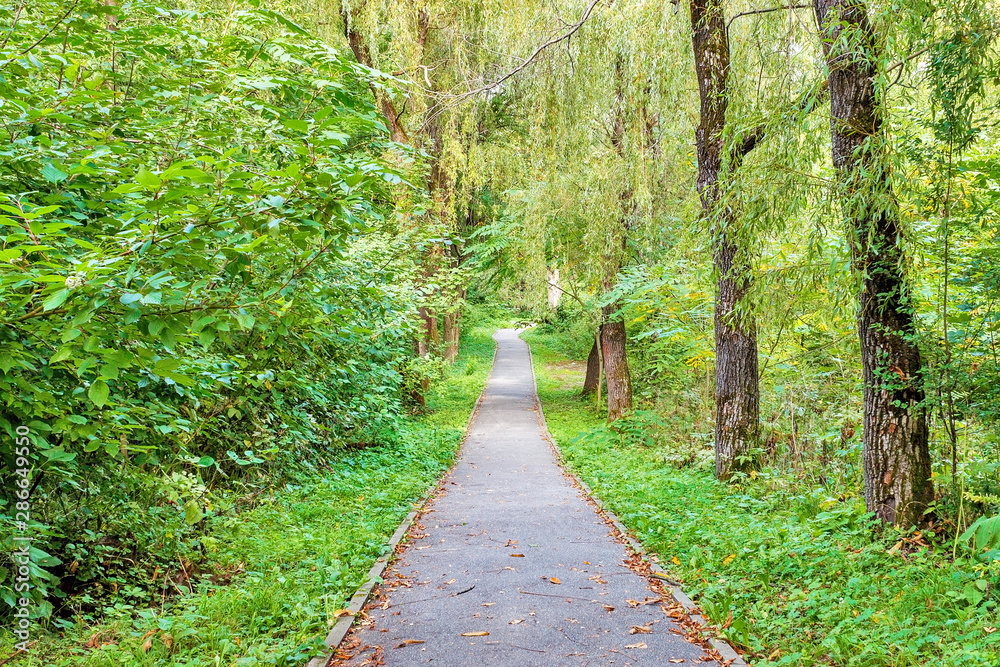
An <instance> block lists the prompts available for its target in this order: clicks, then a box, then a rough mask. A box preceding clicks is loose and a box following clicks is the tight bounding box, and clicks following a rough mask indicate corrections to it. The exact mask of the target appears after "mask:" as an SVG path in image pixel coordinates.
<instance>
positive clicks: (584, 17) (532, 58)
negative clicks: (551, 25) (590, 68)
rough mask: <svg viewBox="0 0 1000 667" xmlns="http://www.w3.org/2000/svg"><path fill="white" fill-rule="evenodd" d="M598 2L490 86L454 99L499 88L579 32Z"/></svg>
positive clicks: (589, 6)
mask: <svg viewBox="0 0 1000 667" xmlns="http://www.w3.org/2000/svg"><path fill="white" fill-rule="evenodd" d="M598 2H600V0H591V3H590V4H589V5H587V8H586V9H585V10H584V11H583V15H582V16H581V17H580V20H579V21H577V22H576V23H574V24H573V25H572V26H571V27H570V29H569V30H567V31H566V32H564V33H563V34H561V35H559V36H558V37H553V38H552V39H550V40H549V41H547V42H545V43H544V44H542V45H541V46H539V47H538V48H537V49H535V50H534V52H533V53H532V54H531V55H530V56H528V57H527V58H526V59H525V61H524V62H522V63H521V64H520V65H518V66H517V67H515V68H514V69H512V70H510V71H509V72H507V73H506V74H504V75H503V76H502V77H500V78H499V79H497V80H496V81H494V82H493V83H491V84H489V85H487V86H483V87H482V88H476V89H475V90H470V91H468V92H465V93H461V94H460V95H456V96H455V97H456V98H457V99H460V100H461V99H466V98H468V97H473V96H475V95H478V94H479V93H485V92H489V91H491V90H493V89H494V88H496V87H497V86H499V85H500V84H502V83H503V82H504V81H506V80H507V79H509V78H511V77H512V76H515V75H516V74H518V73H520V72H522V71H524V70H525V69H526V68H527V67H528V65H530V64H531V63H533V62H534V61H535V58H537V57H538V56H540V55H541V54H542V52H543V51H545V49H547V48H549V47H550V46H552V45H554V44H558V43H559V42H562V41H564V40H567V39H569V38H570V37H572V36H573V35H574V34H576V31H577V30H579V29H580V28H581V27H583V24H584V23H586V22H587V19H589V18H590V14H591V12H593V11H594V7H596V6H597V3H598Z"/></svg>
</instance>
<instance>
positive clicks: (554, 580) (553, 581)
mask: <svg viewBox="0 0 1000 667" xmlns="http://www.w3.org/2000/svg"><path fill="white" fill-rule="evenodd" d="M549 583H550V584H561V583H562V582H561V581H559V577H549Z"/></svg>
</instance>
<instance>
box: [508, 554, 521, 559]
mask: <svg viewBox="0 0 1000 667" xmlns="http://www.w3.org/2000/svg"><path fill="white" fill-rule="evenodd" d="M510 557H511V558H524V554H511V555H510Z"/></svg>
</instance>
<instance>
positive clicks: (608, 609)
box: [604, 604, 615, 611]
mask: <svg viewBox="0 0 1000 667" xmlns="http://www.w3.org/2000/svg"><path fill="white" fill-rule="evenodd" d="M604 608H605V609H606V610H607V611H614V610H615V608H614V607H612V606H611V605H609V604H606V605H604Z"/></svg>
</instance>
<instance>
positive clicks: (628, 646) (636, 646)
mask: <svg viewBox="0 0 1000 667" xmlns="http://www.w3.org/2000/svg"><path fill="white" fill-rule="evenodd" d="M625 648H649V647H648V646H646V642H638V643H635V644H625Z"/></svg>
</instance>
